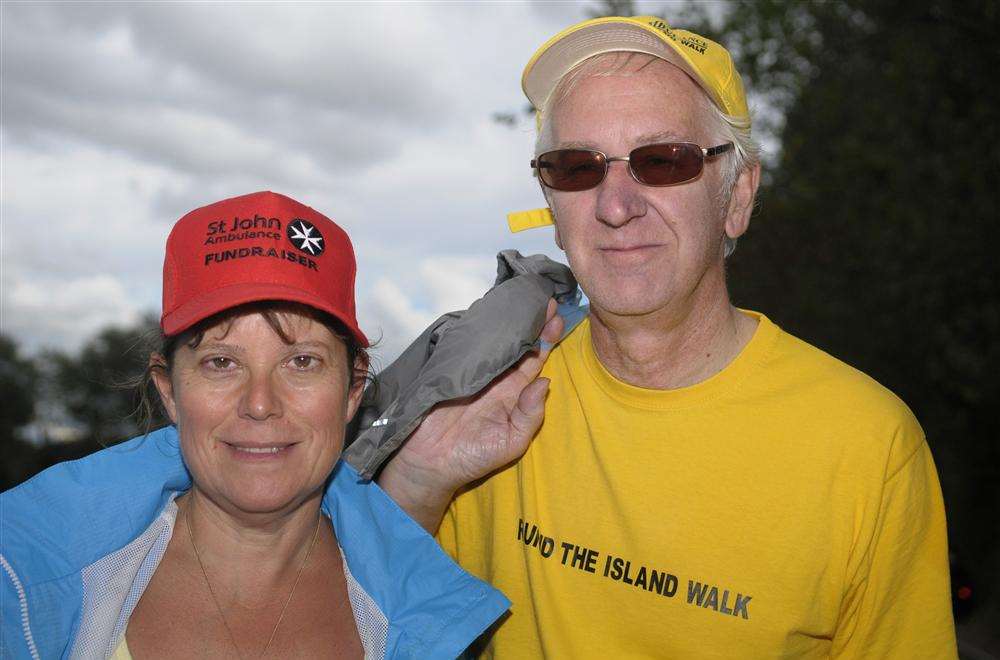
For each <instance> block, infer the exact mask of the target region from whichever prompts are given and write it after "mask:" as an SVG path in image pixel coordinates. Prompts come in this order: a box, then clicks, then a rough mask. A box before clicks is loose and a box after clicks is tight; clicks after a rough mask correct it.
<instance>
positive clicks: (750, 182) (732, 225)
mask: <svg viewBox="0 0 1000 660" xmlns="http://www.w3.org/2000/svg"><path fill="white" fill-rule="evenodd" d="M759 185H760V164H759V163H758V164H757V165H754V166H753V167H751V168H748V169H745V170H743V172H741V173H740V177H739V178H738V179H737V180H736V186H734V187H733V194H732V197H730V199H729V209H728V210H727V212H726V235H727V236H729V238H739V237H740V236H742V235H743V234H744V233H746V230H747V229H748V228H749V227H750V216H751V215H752V214H753V202H754V199H756V197H757V187H758V186H759Z"/></svg>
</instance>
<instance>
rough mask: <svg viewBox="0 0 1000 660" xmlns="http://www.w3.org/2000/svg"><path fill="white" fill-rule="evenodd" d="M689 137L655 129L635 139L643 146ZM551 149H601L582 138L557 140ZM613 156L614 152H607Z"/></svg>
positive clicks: (685, 140)
mask: <svg viewBox="0 0 1000 660" xmlns="http://www.w3.org/2000/svg"><path fill="white" fill-rule="evenodd" d="M690 141H691V138H690V137H689V136H683V135H681V134H680V133H678V132H677V131H657V132H656V133H646V134H644V135H641V136H639V138H637V139H636V141H635V144H636V146H644V145H647V144H656V143H657V142H690ZM553 149H588V150H591V151H601V149H599V148H598V147H597V145H596V143H594V142H588V141H583V140H570V141H568V142H559V143H557V144H556V146H555V147H553ZM608 155H609V156H613V155H615V154H608Z"/></svg>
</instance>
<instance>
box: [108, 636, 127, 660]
mask: <svg viewBox="0 0 1000 660" xmlns="http://www.w3.org/2000/svg"><path fill="white" fill-rule="evenodd" d="M108 660H132V654H131V653H129V651H128V642H126V641H125V635H122V641H120V642H119V643H118V646H116V647H115V650H114V653H112V654H111V655H110V656H109V657H108Z"/></svg>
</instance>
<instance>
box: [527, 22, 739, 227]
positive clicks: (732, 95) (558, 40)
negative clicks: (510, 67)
mask: <svg viewBox="0 0 1000 660" xmlns="http://www.w3.org/2000/svg"><path fill="white" fill-rule="evenodd" d="M622 51H624V52H638V53H647V54H649V55H653V56H655V57H659V58H660V59H662V60H666V61H667V62H670V63H671V64H673V65H674V66H676V67H678V68H680V69H681V70H682V71H684V72H685V73H687V74H688V75H689V76H691V78H692V79H693V80H694V81H695V82H696V83H698V85H700V86H701V88H702V89H704V90H705V92H706V93H707V94H708V96H709V98H710V99H712V102H713V103H715V105H716V106H717V107H718V108H719V109H720V110H722V111H723V112H724V113H726V114H727V115H731V116H732V117H734V118H736V119H738V120H742V121H745V122H747V123H749V122H750V113H749V111H748V109H747V99H746V94H745V92H744V91H743V81H742V80H741V79H740V74H739V73H738V72H737V71H736V67H735V66H734V65H733V58H732V56H731V55H730V54H729V51H727V50H726V49H725V48H723V47H722V46H721V45H719V44H718V43H716V42H714V41H712V40H711V39H707V38H705V37H703V36H701V35H699V34H695V33H694V32H689V31H688V30H676V29H674V28H671V27H670V25H669V24H668V23H667V22H666V21H665V20H663V19H662V18H658V17H656V16H609V17H606V18H594V19H591V20H588V21H583V22H582V23H577V24H576V25H573V26H571V27H569V28H567V29H565V30H563V31H562V32H560V33H559V34H557V35H555V36H554V37H552V38H551V39H549V40H548V41H546V42H545V43H544V44H543V45H542V47H541V48H539V49H538V50H537V51H535V54H534V55H533V56H532V57H531V59H530V60H529V61H528V64H527V66H525V67H524V73H523V74H522V76H521V87H522V88H523V89H524V93H525V95H526V96H527V97H528V100H529V101H531V103H532V104H533V105H534V106H535V107H536V108H538V109H539V110H541V109H543V108H545V105H546V103H547V102H548V99H549V96H551V94H552V92H553V90H555V88H556V86H557V85H558V84H559V81H560V80H562V78H563V76H565V75H566V74H567V73H569V72H570V71H571V70H572V69H574V68H575V67H576V66H577V65H579V64H580V63H581V62H583V61H584V60H586V59H588V58H590V57H594V56H595V55H600V54H602V53H612V52H622ZM507 224H508V225H509V227H510V230H511V231H512V232H517V231H523V230H525V229H530V228H532V227H541V226H544V225H549V224H552V214H551V213H550V212H549V210H548V209H534V210H532V211H521V212H517V213H511V214H508V216H507Z"/></svg>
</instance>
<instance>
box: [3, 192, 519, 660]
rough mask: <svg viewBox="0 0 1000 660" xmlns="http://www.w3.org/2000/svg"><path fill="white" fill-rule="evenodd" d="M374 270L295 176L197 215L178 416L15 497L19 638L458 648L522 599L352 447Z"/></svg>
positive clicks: (181, 299)
mask: <svg viewBox="0 0 1000 660" xmlns="http://www.w3.org/2000/svg"><path fill="white" fill-rule="evenodd" d="M354 272H355V261H354V253H353V249H352V247H351V243H350V241H349V239H348V237H347V235H346V234H345V233H344V232H343V230H342V229H340V228H339V227H338V226H337V225H335V224H334V223H333V222H332V221H330V220H329V219H328V218H326V217H324V216H322V215H320V214H319V213H317V212H316V211H314V210H313V209H311V208H308V207H306V206H303V205H302V204H299V203H298V202H296V201H294V200H292V199H289V198H288V197H284V196H282V195H278V194H275V193H271V192H263V193H255V194H252V195H246V196H243V197H237V198H233V199H229V200H225V201H222V202H218V203H216V204H212V205H210V206H206V207H204V208H201V209H197V210H195V211H192V212H191V213H189V214H187V215H186V216H184V217H183V218H181V220H180V221H178V223H177V224H176V225H175V226H174V228H173V230H172V232H171V234H170V237H169V238H168V240H167V249H166V258H165V260H164V271H163V273H164V275H163V277H164V279H163V316H162V319H161V327H162V330H163V333H164V343H163V348H162V350H161V351H160V352H159V353H157V354H154V355H153V356H152V357H151V359H150V369H149V376H150V377H151V379H152V380H153V382H154V383H155V385H156V388H157V390H158V391H159V393H160V396H161V399H162V402H163V406H164V408H165V410H166V412H167V414H168V415H169V417H170V419H171V421H172V422H173V425H172V426H170V427H167V428H165V429H162V430H160V431H157V432H154V433H151V434H148V435H146V436H143V437H140V438H136V439H133V440H131V441H129V442H126V443H123V444H121V445H117V446H115V447H113V448H110V449H107V450H104V451H101V452H98V453H96V454H93V455H91V456H89V457H87V458H85V459H83V460H81V461H75V462H72V463H64V464H61V465H57V466H55V467H53V468H51V469H49V470H47V471H45V472H44V473H42V474H40V475H38V476H37V477H35V478H34V479H31V480H29V481H28V482H26V483H24V484H22V485H21V486H18V487H17V488H15V489H12V490H11V491H8V492H6V493H3V494H2V495H0V507H2V508H0V511H2V516H3V519H2V532H3V533H2V541H0V543H2V545H0V566H2V571H0V573H3V576H2V577H0V582H2V587H0V588H2V591H0V607H2V614H3V635H2V638H3V649H2V652H0V655H3V657H5V658H6V657H8V656H11V657H33V658H51V657H80V658H96V657H100V658H106V657H115V658H129V657H135V658H137V659H138V660H141V659H142V658H167V657H171V658H172V657H211V658H243V657H264V656H267V657H283V658H288V657H303V658H317V657H361V656H362V655H364V656H365V657H421V658H429V657H454V656H456V655H457V654H459V653H461V652H462V650H463V649H464V648H465V647H466V646H467V645H468V644H469V643H470V642H471V641H472V640H473V639H475V637H476V636H478V635H479V633H481V632H482V631H483V630H484V629H485V628H486V627H487V626H488V625H489V624H490V623H492V622H493V621H494V620H495V619H496V618H497V617H499V616H500V615H501V614H502V613H503V612H504V611H505V610H506V608H507V607H508V605H509V603H508V602H507V601H506V599H505V598H503V596H502V595H501V594H500V593H499V592H497V591H496V590H494V589H492V588H490V587H489V586H488V585H485V584H484V583H482V582H480V581H478V580H476V579H475V578H473V577H472V576H470V575H468V574H466V573H464V572H463V571H461V570H460V569H459V568H458V567H457V566H456V565H455V564H454V563H453V562H451V561H450V560H449V559H448V558H447V557H446V556H445V555H444V554H443V553H442V552H441V551H440V549H439V548H438V546H437V544H436V543H435V542H434V540H433V539H432V538H431V537H429V536H428V535H427V534H426V533H424V532H423V530H422V529H421V528H420V527H419V526H418V525H417V524H415V523H414V522H413V521H412V520H410V519H409V518H407V517H406V516H405V515H404V514H403V513H402V512H401V511H400V510H399V509H398V507H396V506H395V504H394V503H393V502H391V501H390V500H389V499H388V498H387V497H386V496H385V495H384V494H383V493H382V492H381V491H380V490H379V489H378V487H377V486H375V485H373V484H370V483H362V482H361V481H360V480H359V479H358V476H357V473H355V472H354V471H353V470H352V469H351V468H350V466H348V465H346V464H344V463H342V462H338V457H339V455H340V452H341V449H342V445H343V437H344V425H345V423H346V422H347V421H348V420H350V418H351V416H352V415H353V414H354V412H355V411H356V410H357V407H358V404H359V400H360V396H361V391H362V388H363V384H364V376H365V374H366V372H367V356H366V353H365V350H364V349H365V347H366V346H367V345H368V342H367V340H366V338H365V336H364V334H362V332H361V331H360V330H359V329H358V325H357V321H356V319H355V312H354Z"/></svg>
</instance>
